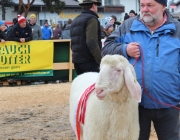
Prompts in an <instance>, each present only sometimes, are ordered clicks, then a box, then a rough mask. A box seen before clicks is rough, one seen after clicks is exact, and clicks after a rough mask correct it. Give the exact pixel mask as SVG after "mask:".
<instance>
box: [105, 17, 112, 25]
mask: <svg viewBox="0 0 180 140" xmlns="http://www.w3.org/2000/svg"><path fill="white" fill-rule="evenodd" d="M112 19H113V18H112V17H106V18H105V20H106V22H105V24H107V23H109V22H110V21H111V20H112Z"/></svg>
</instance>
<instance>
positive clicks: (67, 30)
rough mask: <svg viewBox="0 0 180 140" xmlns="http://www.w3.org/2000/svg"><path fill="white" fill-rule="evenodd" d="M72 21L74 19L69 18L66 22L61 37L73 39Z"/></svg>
mask: <svg viewBox="0 0 180 140" xmlns="http://www.w3.org/2000/svg"><path fill="white" fill-rule="evenodd" d="M71 23H72V20H71V19H68V23H67V24H66V26H65V28H64V29H63V30H62V35H61V39H71V36H70V28H71Z"/></svg>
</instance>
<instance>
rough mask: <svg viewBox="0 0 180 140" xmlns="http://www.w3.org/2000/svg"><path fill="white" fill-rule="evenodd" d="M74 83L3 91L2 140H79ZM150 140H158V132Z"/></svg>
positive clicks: (1, 91)
mask: <svg viewBox="0 0 180 140" xmlns="http://www.w3.org/2000/svg"><path fill="white" fill-rule="evenodd" d="M70 87H71V83H59V84H42V85H31V86H14V87H0V97H1V98H0V110H1V111H0V118H1V119H0V139H1V140H75V135H74V132H73V130H72V128H71V125H70V123H69V92H70ZM152 132H153V133H152V134H151V139H150V140H157V138H156V134H155V132H154V130H153V131H152Z"/></svg>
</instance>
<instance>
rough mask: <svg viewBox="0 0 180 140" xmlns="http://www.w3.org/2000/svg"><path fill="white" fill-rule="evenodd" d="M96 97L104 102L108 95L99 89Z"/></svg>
mask: <svg viewBox="0 0 180 140" xmlns="http://www.w3.org/2000/svg"><path fill="white" fill-rule="evenodd" d="M96 96H97V97H98V98H99V99H100V100H103V99H104V97H105V96H106V93H105V92H104V90H98V89H96Z"/></svg>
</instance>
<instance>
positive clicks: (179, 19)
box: [178, 13, 180, 22]
mask: <svg viewBox="0 0 180 140" xmlns="http://www.w3.org/2000/svg"><path fill="white" fill-rule="evenodd" d="M178 21H179V22H180V13H179V14H178Z"/></svg>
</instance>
